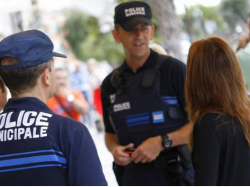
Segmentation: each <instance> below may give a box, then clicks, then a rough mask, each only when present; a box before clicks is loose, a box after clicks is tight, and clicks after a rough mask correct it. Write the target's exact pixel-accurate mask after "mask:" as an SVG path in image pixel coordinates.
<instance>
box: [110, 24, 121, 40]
mask: <svg viewBox="0 0 250 187" xmlns="http://www.w3.org/2000/svg"><path fill="white" fill-rule="evenodd" d="M112 34H113V37H114V39H115V41H116V43H121V41H120V37H119V25H116V26H115V29H114V30H113V31H112Z"/></svg>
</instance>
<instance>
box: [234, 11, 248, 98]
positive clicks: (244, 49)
mask: <svg viewBox="0 0 250 187" xmlns="http://www.w3.org/2000/svg"><path fill="white" fill-rule="evenodd" d="M247 26H248V36H241V37H240V39H239V42H238V47H237V49H236V51H237V52H236V55H237V58H238V59H239V62H240V65H241V67H242V71H243V75H244V79H245V82H246V86H247V90H248V94H250V43H249V41H250V13H249V14H248V22H247Z"/></svg>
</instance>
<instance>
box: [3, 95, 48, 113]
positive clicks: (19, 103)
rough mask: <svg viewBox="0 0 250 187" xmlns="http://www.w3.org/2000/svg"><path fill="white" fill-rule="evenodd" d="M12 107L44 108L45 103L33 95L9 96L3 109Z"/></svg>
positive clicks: (45, 106)
mask: <svg viewBox="0 0 250 187" xmlns="http://www.w3.org/2000/svg"><path fill="white" fill-rule="evenodd" d="M14 108H23V109H26V108H45V109H48V107H47V105H46V104H45V103H43V102H42V101H41V100H39V99H37V98H35V97H23V98H10V99H9V100H8V102H7V103H6V105H5V107H4V111H5V110H12V109H14Z"/></svg>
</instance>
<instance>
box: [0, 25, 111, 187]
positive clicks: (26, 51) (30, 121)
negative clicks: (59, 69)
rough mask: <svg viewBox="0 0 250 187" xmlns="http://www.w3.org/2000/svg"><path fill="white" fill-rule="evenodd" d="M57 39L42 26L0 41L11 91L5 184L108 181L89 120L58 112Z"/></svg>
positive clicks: (1, 175) (4, 135)
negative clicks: (54, 100) (52, 102)
mask: <svg viewBox="0 0 250 187" xmlns="http://www.w3.org/2000/svg"><path fill="white" fill-rule="evenodd" d="M53 48H54V46H53V43H52V42H51V40H50V39H49V37H48V36H47V35H45V34H44V33H43V32H40V31H38V30H28V31H24V32H19V33H16V34H13V35H11V36H9V37H7V38H5V39H3V40H2V41H1V42H0V62H1V64H0V74H1V77H2V79H3V80H4V82H5V84H6V86H7V87H8V88H9V90H10V92H11V96H12V98H11V99H9V100H8V102H7V104H6V106H5V107H4V110H3V113H1V114H0V159H1V161H0V184H1V185H4V186H7V185H8V186H9V185H10V186H12V185H14V186H30V185H31V186H38V185H41V186H45V185H49V186H52V185H57V186H64V185H79V186H82V185H88V186H91V185H107V182H106V180H105V177H104V175H103V172H102V167H101V164H100V161H99V158H98V155H97V152H96V148H95V145H94V142H93V140H92V138H91V136H90V134H89V132H88V130H87V129H86V127H85V126H84V125H82V124H81V123H80V122H77V121H75V120H73V119H71V118H67V117H63V116H59V115H57V114H55V113H53V112H52V111H51V110H50V109H49V108H48V107H47V106H46V104H45V102H46V101H47V100H48V99H49V98H50V97H51V96H52V95H53V93H54V90H55V75H54V73H55V72H54V71H55V70H54V60H53V57H62V58H66V56H65V55H62V54H59V53H55V52H53Z"/></svg>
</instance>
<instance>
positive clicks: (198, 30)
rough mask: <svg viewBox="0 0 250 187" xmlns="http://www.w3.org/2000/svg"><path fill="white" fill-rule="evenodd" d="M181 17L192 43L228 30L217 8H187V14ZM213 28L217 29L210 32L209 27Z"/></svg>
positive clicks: (200, 6) (198, 6)
mask: <svg viewBox="0 0 250 187" xmlns="http://www.w3.org/2000/svg"><path fill="white" fill-rule="evenodd" d="M181 17H182V22H183V30H185V31H186V32H187V33H188V35H189V38H190V41H191V42H193V41H195V40H197V39H200V38H204V37H206V36H209V35H215V34H219V33H220V32H224V31H225V30H226V28H225V24H224V20H223V17H222V16H220V14H219V9H218V7H217V6H215V7H205V6H202V5H195V6H191V7H188V8H187V7H186V13H185V14H183V15H181ZM209 24H210V26H209ZM212 26H213V27H215V28H216V29H215V28H214V30H208V27H210V29H211V28H212ZM212 29H213V28H212Z"/></svg>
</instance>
